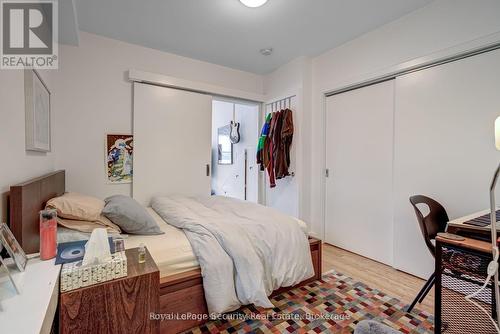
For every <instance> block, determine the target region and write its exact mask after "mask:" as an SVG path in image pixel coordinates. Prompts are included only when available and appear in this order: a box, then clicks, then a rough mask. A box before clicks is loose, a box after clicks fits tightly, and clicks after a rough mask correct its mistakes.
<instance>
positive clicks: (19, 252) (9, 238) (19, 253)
mask: <svg viewBox="0 0 500 334" xmlns="http://www.w3.org/2000/svg"><path fill="white" fill-rule="evenodd" d="M0 243H1V244H2V245H3V247H5V249H6V250H7V253H9V255H10V257H11V258H12V259H13V260H14V262H15V263H16V266H17V268H18V269H19V270H20V271H24V268H26V262H28V258H27V257H26V254H25V253H24V251H23V249H22V248H21V246H20V245H19V243H18V242H17V240H16V238H15V237H14V235H13V234H12V232H11V231H10V229H9V227H8V226H7V224H5V223H1V224H0Z"/></svg>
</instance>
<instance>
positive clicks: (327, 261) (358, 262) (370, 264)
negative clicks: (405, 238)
mask: <svg viewBox="0 0 500 334" xmlns="http://www.w3.org/2000/svg"><path fill="white" fill-rule="evenodd" d="M332 269H334V270H335V271H337V272H340V273H342V274H344V275H346V276H349V277H351V278H353V279H354V280H356V281H360V282H363V283H365V284H366V285H368V286H370V287H372V288H376V289H378V290H380V291H382V292H384V293H386V294H388V295H389V296H392V297H395V298H398V299H399V300H401V301H402V302H404V303H405V304H410V303H411V302H412V301H413V299H414V298H415V296H416V295H417V293H418V292H419V291H420V289H421V288H422V286H423V285H424V283H425V281H424V280H422V279H420V278H417V277H415V276H412V275H409V274H406V273H403V272H401V271H398V270H396V269H394V268H392V267H389V266H387V265H385V264H382V263H380V262H376V261H373V260H370V259H368V258H366V257H363V256H360V255H357V254H354V253H351V252H348V251H346V250H343V249H340V248H337V247H334V246H331V245H328V244H323V272H324V273H325V272H327V271H329V270H332ZM415 308H416V309H419V310H423V311H427V312H429V313H431V314H434V288H433V289H432V290H431V291H430V292H429V294H428V295H427V297H426V298H425V300H424V301H423V302H422V304H417V305H416V306H415Z"/></svg>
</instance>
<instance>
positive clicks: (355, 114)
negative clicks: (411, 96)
mask: <svg viewBox="0 0 500 334" xmlns="http://www.w3.org/2000/svg"><path fill="white" fill-rule="evenodd" d="M393 115H394V81H393V80H392V81H388V82H383V83H380V84H376V85H372V86H368V87H364V88H360V89H357V90H354V91H350V92H347V93H342V94H339V95H334V96H332V97H328V98H327V103H326V163H327V168H328V170H329V177H327V179H326V180H327V181H326V203H325V204H326V208H325V211H326V212H325V213H326V217H325V218H326V219H325V239H326V242H328V243H330V244H332V245H335V246H338V247H341V248H343V249H347V250H349V251H352V252H355V253H358V254H361V255H364V256H366V257H369V258H372V259H375V260H377V261H380V262H383V263H387V264H392V258H393V255H392V251H393V225H392V221H393V201H392V158H393V151H392V150H393Z"/></svg>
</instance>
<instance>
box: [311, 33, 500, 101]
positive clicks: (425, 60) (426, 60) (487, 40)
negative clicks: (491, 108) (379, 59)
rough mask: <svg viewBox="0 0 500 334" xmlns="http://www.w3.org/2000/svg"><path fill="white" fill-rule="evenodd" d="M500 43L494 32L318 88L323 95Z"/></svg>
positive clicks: (499, 36)
mask: <svg viewBox="0 0 500 334" xmlns="http://www.w3.org/2000/svg"><path fill="white" fill-rule="evenodd" d="M498 43H500V32H495V33H492V34H489V35H486V36H483V37H480V38H477V39H474V40H472V41H469V42H465V43H462V44H459V45H456V46H453V47H449V48H447V49H443V50H440V51H436V52H433V53H431V54H428V55H426V56H422V57H417V58H414V59H412V60H409V61H405V62H403V63H400V64H397V65H393V66H390V67H385V68H383V69H380V70H377V71H374V72H370V73H366V74H363V75H360V76H357V77H354V78H351V79H349V80H345V81H340V82H337V83H334V84H331V85H329V87H323V88H322V89H320V91H321V92H322V94H323V95H325V96H326V95H329V94H331V93H332V92H335V91H337V90H341V89H343V88H346V87H349V86H353V85H357V84H361V83H363V82H368V81H372V80H376V79H378V78H381V77H385V76H388V75H391V74H394V76H397V74H398V73H399V72H404V71H410V70H412V69H414V68H418V67H422V66H426V65H429V64H432V63H436V62H439V61H442V60H443V59H447V58H453V57H457V56H459V55H461V54H464V53H468V52H472V51H474V50H478V49H481V48H487V47H489V46H493V45H495V44H498Z"/></svg>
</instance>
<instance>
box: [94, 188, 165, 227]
mask: <svg viewBox="0 0 500 334" xmlns="http://www.w3.org/2000/svg"><path fill="white" fill-rule="evenodd" d="M104 202H105V203H106V205H105V206H104V209H103V210H102V214H103V215H104V216H105V217H106V218H108V219H109V220H111V221H112V222H113V223H115V224H116V225H118V226H120V228H121V229H122V231H123V232H125V233H129V234H142V235H153V234H164V233H165V232H163V231H162V230H160V228H159V227H158V225H157V224H156V222H155V220H154V218H153V217H151V215H150V214H149V213H148V212H147V211H146V209H145V208H144V207H143V206H142V205H140V204H139V203H138V202H137V201H136V200H134V199H133V198H131V197H129V196H124V195H114V196H111V197H108V198H106V199H105V200H104Z"/></svg>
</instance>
